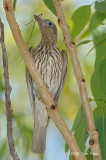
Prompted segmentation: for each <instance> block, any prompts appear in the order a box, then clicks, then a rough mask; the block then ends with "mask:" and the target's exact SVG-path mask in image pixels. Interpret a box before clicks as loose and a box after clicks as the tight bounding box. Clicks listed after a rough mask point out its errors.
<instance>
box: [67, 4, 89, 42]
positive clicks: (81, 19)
mask: <svg viewBox="0 0 106 160" xmlns="http://www.w3.org/2000/svg"><path fill="white" fill-rule="evenodd" d="M90 17H91V5H86V6H82V7H80V8H78V9H77V10H76V11H75V12H74V13H73V15H72V18H71V21H70V32H71V36H72V39H73V40H74V39H75V37H76V36H77V35H78V34H79V33H80V32H81V31H82V30H83V28H84V27H85V25H86V24H87V23H88V22H89V20H90Z"/></svg>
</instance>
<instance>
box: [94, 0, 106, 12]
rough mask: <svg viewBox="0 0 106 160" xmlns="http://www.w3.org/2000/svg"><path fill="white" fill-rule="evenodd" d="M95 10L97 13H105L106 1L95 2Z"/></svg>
mask: <svg viewBox="0 0 106 160" xmlns="http://www.w3.org/2000/svg"><path fill="white" fill-rule="evenodd" d="M95 9H96V10H97V11H98V12H101V13H103V12H106V1H102V2H97V1H96V2H95Z"/></svg>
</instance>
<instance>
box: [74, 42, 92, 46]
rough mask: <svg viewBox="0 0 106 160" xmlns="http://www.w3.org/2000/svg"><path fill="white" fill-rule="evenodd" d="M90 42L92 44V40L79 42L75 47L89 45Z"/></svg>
mask: <svg viewBox="0 0 106 160" xmlns="http://www.w3.org/2000/svg"><path fill="white" fill-rule="evenodd" d="M90 42H92V40H85V41H81V42H80V43H79V44H78V45H77V47H78V46H81V45H83V44H88V43H90Z"/></svg>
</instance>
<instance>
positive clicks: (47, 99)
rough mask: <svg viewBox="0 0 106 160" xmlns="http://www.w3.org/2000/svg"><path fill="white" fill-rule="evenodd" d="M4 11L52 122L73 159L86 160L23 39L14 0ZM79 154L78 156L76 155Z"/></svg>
mask: <svg viewBox="0 0 106 160" xmlns="http://www.w3.org/2000/svg"><path fill="white" fill-rule="evenodd" d="M3 2H4V3H3V5H4V9H5V12H6V18H7V21H8V23H9V25H10V28H11V31H12V34H13V37H14V39H15V41H16V44H17V46H18V48H19V50H20V52H21V54H22V57H23V59H24V62H25V64H26V65H27V68H28V69H29V71H30V74H31V76H32V77H33V79H34V81H35V83H36V85H37V87H38V90H39V93H40V97H41V100H42V101H43V103H45V105H46V107H47V110H48V113H49V115H50V117H51V118H52V120H53V121H54V123H55V125H56V126H57V128H58V129H59V130H60V132H61V134H62V135H63V137H64V139H65V140H66V143H67V144H68V146H69V148H70V150H71V152H72V154H73V156H72V157H73V159H75V160H86V158H85V156H84V155H82V153H81V151H80V149H79V147H78V145H77V143H76V141H75V139H74V137H73V135H72V134H71V132H70V130H69V129H68V127H67V125H66V124H65V122H64V120H63V119H62V117H61V115H60V113H59V110H58V108H57V106H56V105H55V102H54V100H53V97H52V95H51V94H50V93H49V92H48V90H47V88H46V85H45V83H44V81H43V79H42V77H41V75H40V73H39V72H38V70H37V68H36V66H35V64H34V62H33V59H32V57H31V55H30V53H29V51H28V49H27V47H26V45H25V43H24V41H23V39H22V35H21V32H20V29H19V26H18V24H17V22H16V20H15V16H14V11H13V7H12V0H4V1H3ZM76 153H77V154H76Z"/></svg>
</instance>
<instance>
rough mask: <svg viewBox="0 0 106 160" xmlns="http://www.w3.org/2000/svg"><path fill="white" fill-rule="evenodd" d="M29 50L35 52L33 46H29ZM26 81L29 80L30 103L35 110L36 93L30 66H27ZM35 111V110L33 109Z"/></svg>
mask: <svg viewBox="0 0 106 160" xmlns="http://www.w3.org/2000/svg"><path fill="white" fill-rule="evenodd" d="M29 52H30V53H31V55H32V53H33V48H32V47H31V48H29ZM26 82H27V86H28V92H29V97H30V103H31V106H32V110H34V108H35V107H34V94H33V79H32V77H31V75H30V73H29V70H28V68H27V67H26ZM33 113H34V111H33Z"/></svg>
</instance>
